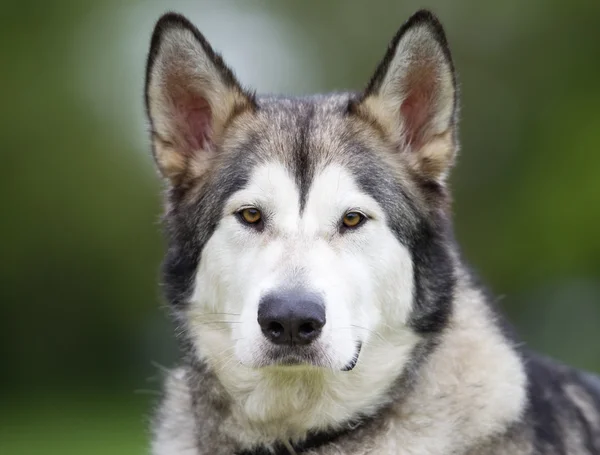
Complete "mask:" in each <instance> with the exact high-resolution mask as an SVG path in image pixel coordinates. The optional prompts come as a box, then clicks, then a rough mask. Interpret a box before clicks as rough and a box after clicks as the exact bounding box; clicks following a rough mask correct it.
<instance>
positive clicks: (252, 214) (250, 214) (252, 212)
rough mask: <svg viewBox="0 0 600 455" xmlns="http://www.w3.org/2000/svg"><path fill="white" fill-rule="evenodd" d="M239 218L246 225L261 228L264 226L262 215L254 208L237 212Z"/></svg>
mask: <svg viewBox="0 0 600 455" xmlns="http://www.w3.org/2000/svg"><path fill="white" fill-rule="evenodd" d="M237 215H238V218H239V219H240V221H241V222H242V223H244V224H248V225H252V226H255V227H259V226H260V225H261V224H262V214H261V213H260V210H258V209H255V208H254V207H248V208H245V209H242V210H240V211H239V212H237Z"/></svg>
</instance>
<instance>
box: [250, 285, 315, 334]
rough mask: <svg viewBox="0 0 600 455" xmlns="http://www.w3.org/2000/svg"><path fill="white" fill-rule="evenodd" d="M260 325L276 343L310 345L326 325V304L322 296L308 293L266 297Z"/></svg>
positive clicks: (296, 292)
mask: <svg viewBox="0 0 600 455" xmlns="http://www.w3.org/2000/svg"><path fill="white" fill-rule="evenodd" d="M258 324H259V325H260V328H261V329H262V333H263V334H264V335H265V337H267V339H268V340H269V341H272V342H273V343H275V344H280V345H288V346H293V345H305V344H309V343H310V342H311V341H313V340H315V339H317V338H318V336H319V335H320V334H321V329H322V328H323V326H324V325H325V304H324V302H323V299H322V298H321V296H320V295H318V294H313V293H307V292H305V291H297V290H290V291H282V292H275V293H271V294H267V295H266V296H264V297H263V298H262V299H261V301H260V304H259V305H258Z"/></svg>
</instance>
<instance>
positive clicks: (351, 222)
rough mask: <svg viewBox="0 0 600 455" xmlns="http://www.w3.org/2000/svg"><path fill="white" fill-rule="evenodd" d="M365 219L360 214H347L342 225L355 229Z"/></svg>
mask: <svg viewBox="0 0 600 455" xmlns="http://www.w3.org/2000/svg"><path fill="white" fill-rule="evenodd" d="M365 219H366V218H365V216H364V215H363V214H362V213H360V212H348V213H346V214H345V215H344V218H343V219H342V223H343V224H344V227H347V228H355V227H358V226H360V224H362V222H363V221H364V220H365Z"/></svg>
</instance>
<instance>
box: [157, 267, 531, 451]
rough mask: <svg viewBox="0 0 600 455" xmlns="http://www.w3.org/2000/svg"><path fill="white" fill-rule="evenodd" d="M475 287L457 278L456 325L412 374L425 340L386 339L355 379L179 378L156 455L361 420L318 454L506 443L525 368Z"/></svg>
mask: <svg viewBox="0 0 600 455" xmlns="http://www.w3.org/2000/svg"><path fill="white" fill-rule="evenodd" d="M459 270H462V269H459ZM470 282H471V280H470V277H469V276H468V275H467V274H466V272H459V277H458V283H457V288H456V291H455V299H454V311H453V314H452V316H451V320H450V323H449V324H448V326H447V328H446V329H445V331H444V332H443V333H442V334H441V336H440V337H439V339H438V340H437V342H436V346H435V347H434V348H433V349H432V350H430V351H429V352H427V353H425V354H424V356H423V358H422V361H421V362H417V363H415V362H414V361H412V362H411V356H412V355H413V353H414V352H415V351H414V350H415V348H416V347H417V345H419V341H420V340H419V338H417V337H416V336H415V335H411V334H409V333H399V332H394V331H391V330H390V332H388V333H382V334H381V338H379V339H378V340H376V341H375V342H374V343H372V345H371V346H369V347H365V351H364V352H363V353H362V354H361V359H360V361H359V363H358V365H357V367H356V369H355V370H354V371H352V372H339V373H337V372H328V371H319V372H315V371H314V370H313V369H307V370H305V371H298V370H297V369H295V368H294V369H290V370H289V371H278V370H273V371H268V372H261V373H255V374H249V373H248V372H247V371H245V372H242V371H241V370H239V371H238V370H237V369H236V368H230V369H226V367H227V366H226V365H211V366H210V367H208V366H207V365H202V366H201V367H197V366H196V367H193V366H187V367H183V368H182V369H180V370H177V371H175V372H173V373H172V374H171V376H170V378H169V380H168V383H167V388H166V397H165V400H164V402H163V405H162V408H161V410H160V412H159V414H158V419H157V421H156V427H155V430H156V438H155V443H154V447H153V450H154V453H155V454H158V455H179V454H185V455H199V454H208V453H210V454H221V453H222V454H231V453H232V452H235V451H236V450H240V449H242V448H248V447H252V446H255V445H257V444H261V445H264V444H266V445H268V444H269V443H271V442H273V440H290V439H291V440H295V439H302V438H303V437H305V435H306V433H307V431H309V430H312V431H315V430H325V429H328V428H330V429H331V428H333V429H335V428H336V427H339V425H341V424H343V423H345V422H348V421H351V420H354V419H356V418H357V417H359V416H360V415H363V416H365V417H366V420H365V421H366V422H367V423H366V426H367V428H364V431H361V429H360V428H359V429H357V430H356V431H354V432H352V433H351V434H350V435H348V436H346V437H344V438H343V440H340V441H339V442H336V443H335V444H331V445H328V446H326V447H322V448H321V449H319V450H318V451H316V452H311V453H319V454H342V453H343V454H352V455H359V454H361V455H362V454H365V455H366V454H406V455H408V454H419V455H427V454H431V455H433V454H440V453H453V454H463V453H468V451H469V450H470V449H471V448H472V447H473V444H479V443H481V442H482V440H485V439H487V438H490V437H493V436H496V435H499V434H501V433H503V432H505V431H507V429H508V428H510V426H511V424H513V423H515V422H517V421H518V420H519V418H520V417H521V416H522V414H523V412H524V407H525V401H526V398H525V395H526V375H525V372H524V368H523V365H522V361H521V359H520V357H519V355H518V354H517V353H516V351H515V349H514V348H513V347H512V346H511V344H510V342H509V341H508V340H507V339H506V338H505V337H504V335H503V334H502V333H501V331H500V328H499V325H498V322H497V321H496V320H495V316H494V315H493V313H492V311H491V309H490V307H489V305H488V304H487V303H486V302H485V297H484V295H482V293H481V291H479V290H478V289H477V288H476V287H475V286H473V285H471V284H470ZM421 345H422V344H421ZM407 365H409V366H410V367H409V368H412V371H409V372H408V373H410V374H412V375H416V378H415V379H417V380H414V381H410V384H406V381H402V380H400V379H399V375H398V372H402V371H405V374H404V376H405V377H407V378H408V377H410V374H407V371H406V366H407ZM400 377H402V375H401V376H400ZM384 416H385V417H384ZM467 443H468V445H467Z"/></svg>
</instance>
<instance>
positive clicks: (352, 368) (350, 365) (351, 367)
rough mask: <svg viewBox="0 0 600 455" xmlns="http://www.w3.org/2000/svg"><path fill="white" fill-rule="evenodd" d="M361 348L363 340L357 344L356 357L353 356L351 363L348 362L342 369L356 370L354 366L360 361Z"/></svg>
mask: <svg viewBox="0 0 600 455" xmlns="http://www.w3.org/2000/svg"><path fill="white" fill-rule="evenodd" d="M361 349H362V342H360V341H359V342H358V343H357V344H356V353H355V354H354V357H352V360H351V361H350V363H348V364H347V365H346V366H345V367H344V368H342V371H352V370H354V367H355V366H356V364H357V363H358V357H359V356H360V350H361Z"/></svg>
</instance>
